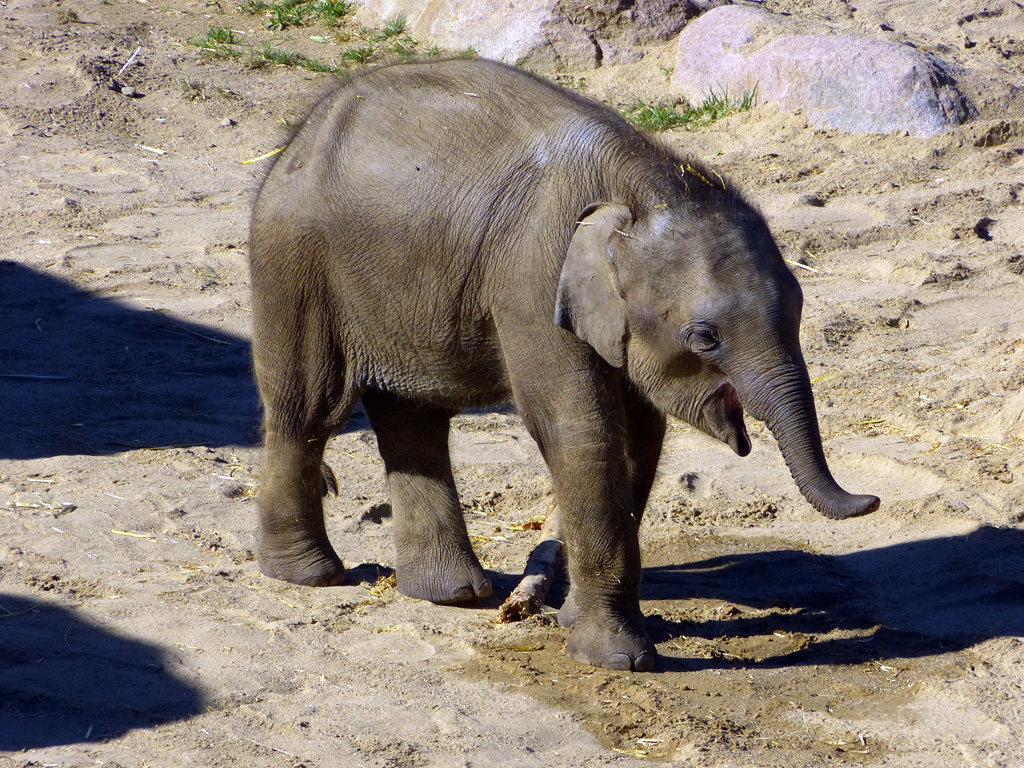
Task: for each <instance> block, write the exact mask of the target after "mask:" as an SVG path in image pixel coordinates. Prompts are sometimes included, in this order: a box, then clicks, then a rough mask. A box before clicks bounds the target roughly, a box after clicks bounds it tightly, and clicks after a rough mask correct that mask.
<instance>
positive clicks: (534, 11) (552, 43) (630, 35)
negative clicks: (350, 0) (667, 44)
mask: <svg viewBox="0 0 1024 768" xmlns="http://www.w3.org/2000/svg"><path fill="white" fill-rule="evenodd" d="M730 2H732V0H462V1H460V0H365V1H364V3H363V9H362V11H361V13H362V14H364V16H365V17H366V18H367V21H369V22H370V23H377V22H380V21H382V20H387V19H393V18H395V17H396V16H405V17H406V18H407V19H408V20H409V21H410V23H411V25H410V28H409V32H410V34H411V35H412V36H413V37H414V38H417V39H420V40H427V41H429V42H431V43H434V44H436V45H439V46H441V47H442V48H447V49H450V50H457V51H458V50H464V49H466V48H470V47H472V48H474V49H475V50H476V51H477V52H478V53H479V54H480V55H481V56H486V57H488V58H492V59H498V60H501V61H506V62H509V63H512V64H519V65H522V66H527V67H530V68H532V69H541V70H545V69H546V70H571V69H593V68H595V67H597V66H599V65H600V64H602V63H604V64H620V63H629V62H633V61H637V60H639V59H640V58H642V57H643V51H642V50H640V49H638V48H637V47H636V46H638V45H640V44H643V43H645V42H649V41H651V40H667V39H669V38H671V37H672V36H673V35H675V34H677V33H678V32H679V30H680V29H682V28H683V26H684V25H685V24H686V22H687V20H688V19H691V18H693V17H694V16H696V15H698V14H700V13H702V12H704V11H706V10H708V9H709V8H712V7H716V6H719V5H723V4H726V3H730Z"/></svg>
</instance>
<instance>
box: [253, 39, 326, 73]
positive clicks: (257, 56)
mask: <svg viewBox="0 0 1024 768" xmlns="http://www.w3.org/2000/svg"><path fill="white" fill-rule="evenodd" d="M270 64H273V65H274V66H278V67H299V68H301V69H305V70H308V71H310V72H335V73H336V72H339V71H340V70H339V68H338V67H336V66H334V65H333V64H330V63H328V62H326V61H324V60H323V59H311V58H309V56H306V55H304V54H301V53H291V52H289V51H284V50H281V49H280V48H275V47H274V46H273V44H272V43H264V44H263V45H262V46H261V47H260V48H259V49H257V50H253V51H252V52H251V53H250V55H249V59H248V60H247V61H246V66H248V67H249V68H250V69H260V68H262V67H265V66H268V65H270Z"/></svg>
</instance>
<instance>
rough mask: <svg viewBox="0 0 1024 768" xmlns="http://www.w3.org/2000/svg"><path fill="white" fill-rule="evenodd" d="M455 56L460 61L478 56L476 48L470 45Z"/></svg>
mask: <svg viewBox="0 0 1024 768" xmlns="http://www.w3.org/2000/svg"><path fill="white" fill-rule="evenodd" d="M455 55H456V56H457V57H458V58H460V59H475V58H476V57H477V56H478V55H479V54H478V53H477V50H476V48H474V47H473V46H472V45H470V46H469V47H467V48H464V49H463V50H461V51H459V52H458V53H457V54H455Z"/></svg>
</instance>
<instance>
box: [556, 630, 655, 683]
mask: <svg viewBox="0 0 1024 768" xmlns="http://www.w3.org/2000/svg"><path fill="white" fill-rule="evenodd" d="M641 629H642V628H641ZM567 650H568V652H569V655H570V656H572V658H574V659H576V661H579V662H581V663H583V664H589V665H590V666H592V667H603V668H605V669H616V670H621V671H623V672H649V671H650V670H652V669H654V664H655V662H656V661H657V659H658V652H657V650H655V648H654V643H653V642H652V641H651V638H650V636H649V635H648V634H647V632H646V631H637V630H635V629H634V628H631V627H629V626H627V625H619V626H615V627H612V626H609V625H608V624H606V623H603V622H602V623H597V622H588V621H585V620H583V619H580V620H578V621H577V622H576V626H575V628H574V629H573V631H572V635H571V636H570V637H569V644H568V647H567Z"/></svg>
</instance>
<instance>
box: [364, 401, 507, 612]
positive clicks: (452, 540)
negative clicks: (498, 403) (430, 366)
mask: <svg viewBox="0 0 1024 768" xmlns="http://www.w3.org/2000/svg"><path fill="white" fill-rule="evenodd" d="M363 406H364V407H365V408H366V412H367V414H368V415H369V417H370V423H371V424H372V425H373V429H374V431H375V432H376V433H377V447H378V449H379V450H380V454H381V457H382V458H383V459H384V466H385V468H386V470H387V474H388V487H389V488H390V491H391V506H392V509H393V510H394V536H395V550H396V554H397V563H396V566H397V567H396V569H395V570H396V574H397V577H398V589H399V591H401V592H402V594H404V595H408V596H409V597H415V598H419V599H421V600H429V601H430V602H433V603H441V604H451V603H465V602H470V601H472V600H477V599H480V598H484V597H488V596H489V595H490V594H491V591H492V586H491V581H490V579H488V578H487V575H486V573H485V572H484V570H483V568H482V567H481V566H480V561H479V560H478V559H477V557H476V554H475V553H474V552H473V545H472V544H471V543H470V541H469V533H468V531H467V530H466V521H465V519H464V518H463V515H462V509H461V507H460V506H459V497H458V492H457V491H456V489H455V479H454V478H453V477H452V467H451V460H450V458H449V455H448V426H449V421H450V420H451V417H452V416H453V415H454V414H453V412H452V411H449V410H447V409H443V408H436V407H433V406H428V405H423V404H420V403H415V402H412V401H410V400H405V399H402V398H400V397H397V396H395V395H392V394H388V393H384V392H380V391H377V390H369V391H367V392H366V394H365V395H363Z"/></svg>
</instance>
